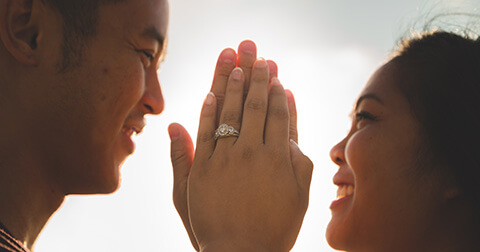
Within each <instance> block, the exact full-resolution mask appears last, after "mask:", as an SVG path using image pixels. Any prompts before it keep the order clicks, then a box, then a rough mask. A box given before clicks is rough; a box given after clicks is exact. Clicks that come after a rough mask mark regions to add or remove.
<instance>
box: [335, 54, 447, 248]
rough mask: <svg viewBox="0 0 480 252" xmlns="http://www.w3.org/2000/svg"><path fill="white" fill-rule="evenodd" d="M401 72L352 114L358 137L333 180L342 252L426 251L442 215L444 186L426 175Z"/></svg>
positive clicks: (378, 83)
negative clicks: (401, 87) (425, 245)
mask: <svg viewBox="0 0 480 252" xmlns="http://www.w3.org/2000/svg"><path fill="white" fill-rule="evenodd" d="M395 64H396V63H387V64H386V65H384V66H383V67H381V68H380V69H379V70H378V71H377V72H376V73H375V74H374V75H373V76H372V78H371V79H370V81H369V82H368V83H367V85H366V86H365V88H364V89H363V91H362V92H361V94H360V96H359V98H358V100H357V103H356V106H355V108H354V111H353V112H352V126H351V130H350V132H349V133H348V135H347V137H346V138H345V139H343V140H342V141H341V142H340V143H338V144H337V145H336V146H334V147H333V148H332V150H331V153H330V155H331V158H332V160H333V161H334V162H335V163H336V164H337V165H338V166H339V170H338V172H337V174H336V175H335V176H334V178H333V182H334V183H335V184H336V185H337V186H338V187H339V189H338V192H337V200H335V201H334V202H333V203H332V205H331V207H330V208H331V211H332V219H331V221H330V223H329V225H328V228H327V234H326V236H327V240H328V243H329V244H330V245H331V246H332V247H333V248H336V249H339V250H347V251H414V250H415V249H419V248H420V247H419V246H421V245H420V243H421V242H422V241H423V242H425V241H426V240H428V237H426V235H428V233H429V231H431V227H432V225H434V223H435V218H436V217H435V216H434V215H432V214H431V213H432V212H435V209H437V210H438V207H440V206H439V204H440V203H441V198H440V195H442V190H443V189H442V186H441V183H440V182H439V181H438V180H439V179H438V178H435V179H431V178H430V177H431V176H421V175H422V174H425V172H423V171H419V163H421V161H422V158H425V157H423V156H422V155H421V154H419V143H421V139H422V136H421V133H420V132H421V131H420V128H419V125H418V123H417V121H416V120H415V118H414V117H413V115H412V113H411V110H410V106H409V104H408V101H407V99H406V98H405V97H404V96H403V95H402V94H401V92H399V91H398V90H397V87H398V85H399V84H400V83H398V82H399V80H401V78H400V75H399V73H400V72H399V71H398V70H397V67H396V65H395ZM419 161H420V162H419ZM429 227H430V228H429Z"/></svg>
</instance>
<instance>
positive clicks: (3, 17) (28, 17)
mask: <svg viewBox="0 0 480 252" xmlns="http://www.w3.org/2000/svg"><path fill="white" fill-rule="evenodd" d="M37 1H38V0H2V1H0V39H1V40H2V42H3V45H4V46H5V48H6V49H7V50H8V51H9V52H10V54H11V55H12V56H13V57H14V58H15V59H16V60H17V61H18V62H19V63H21V64H25V65H31V66H35V65H37V63H38V62H37V61H38V59H37V58H36V56H37V55H36V54H35V53H36V50H35V49H36V48H37V39H38V36H39V31H38V20H35V19H36V18H35V17H34V16H35V15H34V11H33V7H34V4H35V5H38V4H39V3H36V2H37Z"/></svg>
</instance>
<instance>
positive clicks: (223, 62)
mask: <svg viewBox="0 0 480 252" xmlns="http://www.w3.org/2000/svg"><path fill="white" fill-rule="evenodd" d="M236 63H237V54H236V53H235V50H233V49H231V48H227V49H225V50H223V51H222V53H220V56H219V57H218V61H217V66H216V68H215V74H214V76H213V83H212V88H211V90H210V91H212V92H213V93H214V94H215V97H216V98H217V112H218V113H217V115H219V114H220V112H221V111H222V108H223V101H224V98H225V90H226V88H227V81H228V77H229V76H230V73H231V72H232V70H233V69H234V68H235V65H236ZM217 122H218V118H217Z"/></svg>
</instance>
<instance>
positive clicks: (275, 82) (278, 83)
mask: <svg viewBox="0 0 480 252" xmlns="http://www.w3.org/2000/svg"><path fill="white" fill-rule="evenodd" d="M272 85H282V84H281V83H280V80H279V79H278V78H277V77H272Z"/></svg>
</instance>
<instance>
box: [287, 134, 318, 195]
mask: <svg viewBox="0 0 480 252" xmlns="http://www.w3.org/2000/svg"><path fill="white" fill-rule="evenodd" d="M290 158H291V159H292V165H293V171H294V172H295V175H296V177H297V182H298V184H299V185H300V187H301V188H302V190H304V191H305V192H308V191H309V190H310V182H311V180H312V172H313V163H312V161H310V159H309V158H308V157H307V156H305V155H304V154H303V153H302V151H301V150H300V147H299V146H298V145H297V143H296V142H295V141H293V140H290Z"/></svg>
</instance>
